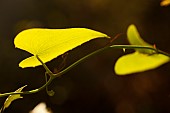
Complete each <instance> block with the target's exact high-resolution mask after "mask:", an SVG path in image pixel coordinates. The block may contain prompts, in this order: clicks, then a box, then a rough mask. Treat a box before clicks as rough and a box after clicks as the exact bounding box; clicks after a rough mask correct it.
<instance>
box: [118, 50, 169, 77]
mask: <svg viewBox="0 0 170 113" xmlns="http://www.w3.org/2000/svg"><path fill="white" fill-rule="evenodd" d="M169 61H170V58H169V57H167V56H165V55H162V54H153V55H147V54H143V53H139V52H135V53H132V54H127V55H124V56H122V57H120V58H119V59H118V60H117V62H116V64H115V72H116V74H118V75H126V74H132V73H137V72H143V71H147V70H151V69H155V68H157V67H159V66H161V65H163V64H165V63H167V62H169Z"/></svg>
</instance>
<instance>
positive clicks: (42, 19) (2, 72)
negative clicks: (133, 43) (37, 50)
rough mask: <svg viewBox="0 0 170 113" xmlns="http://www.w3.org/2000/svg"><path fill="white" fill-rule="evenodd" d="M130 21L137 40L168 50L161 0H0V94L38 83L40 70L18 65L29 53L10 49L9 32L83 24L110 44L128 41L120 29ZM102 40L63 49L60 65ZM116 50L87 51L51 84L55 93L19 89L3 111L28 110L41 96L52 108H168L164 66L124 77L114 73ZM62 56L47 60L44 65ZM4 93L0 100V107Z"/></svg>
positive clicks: (163, 112)
mask: <svg viewBox="0 0 170 113" xmlns="http://www.w3.org/2000/svg"><path fill="white" fill-rule="evenodd" d="M130 24H135V25H136V26H137V27H138V30H139V31H140V34H141V36H142V37H143V39H144V40H146V41H147V42H149V43H151V44H156V46H157V47H158V48H159V49H161V50H164V51H166V52H170V46H169V44H170V6H168V7H161V6H160V0H0V76H1V78H0V92H1V93H3V92H10V91H15V90H16V89H17V88H19V87H21V86H23V85H25V84H27V85H28V86H27V87H26V88H25V90H31V89H35V88H38V87H40V86H41V85H42V84H44V83H45V81H44V72H45V70H44V69H43V68H42V67H41V66H39V67H36V68H26V69H21V68H19V67H18V63H19V62H20V61H21V60H22V59H24V58H26V57H27V56H28V55H29V54H28V53H26V52H24V51H21V50H19V49H15V47H14V44H13V40H14V37H15V36H16V35H17V34H18V33H19V32H20V31H22V30H24V29H28V28H33V27H43V28H70V27H86V28H91V29H94V30H98V31H101V32H104V33H106V34H108V35H109V36H111V37H114V36H115V35H116V34H119V33H124V35H122V36H120V37H119V38H118V39H117V40H116V41H115V42H114V43H115V44H128V43H127V40H126V35H125V33H126V29H127V27H128V25H130ZM107 43H108V40H105V39H98V40H92V41H90V42H89V43H86V44H83V45H82V46H81V47H79V48H76V49H74V50H73V51H70V52H69V54H68V56H67V62H66V66H68V65H70V64H71V63H73V62H75V61H76V60H78V59H79V58H81V57H83V56H84V55H86V54H88V53H90V52H92V51H94V50H96V49H98V48H101V47H103V46H104V45H105V44H107ZM123 54H125V53H123V51H122V50H115V49H114V50H110V51H106V52H104V53H103V54H99V55H97V56H94V57H91V58H90V59H89V60H87V61H86V62H83V63H81V64H80V65H78V66H77V67H75V68H74V69H72V70H71V71H69V72H67V73H66V74H65V75H64V76H62V77H60V78H57V79H56V80H54V81H53V82H52V84H51V85H50V89H53V90H54V91H55V95H54V96H53V97H49V96H48V95H47V94H46V92H45V90H43V91H41V92H39V93H36V94H32V95H24V98H23V99H20V100H16V101H15V102H13V104H11V106H10V107H9V108H8V109H6V111H5V113H28V112H29V111H30V110H31V109H33V108H34V107H35V106H36V105H37V104H38V103H40V102H46V103H47V106H48V107H49V108H51V109H52V111H53V112H54V113H170V85H169V82H170V72H169V71H170V70H169V69H170V64H165V65H163V66H161V67H159V68H157V69H155V70H150V71H146V72H143V73H137V74H132V75H127V76H118V75H116V74H115V73H114V71H113V67H114V63H115V61H116V60H117V59H118V57H120V56H121V55H123ZM61 61H62V59H61V58H60V57H59V58H56V59H54V60H52V61H51V62H49V63H47V65H48V66H49V67H50V69H51V70H55V69H56V68H58V65H59V64H60V62H61ZM4 100H5V98H0V105H1V106H2V104H3V102H4Z"/></svg>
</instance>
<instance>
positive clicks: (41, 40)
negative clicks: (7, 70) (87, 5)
mask: <svg viewBox="0 0 170 113" xmlns="http://www.w3.org/2000/svg"><path fill="white" fill-rule="evenodd" d="M103 37H105V38H109V37H108V36H107V35H106V34H103V33H101V32H98V31H94V30H91V29H86V28H68V29H38V28H34V29H28V30H24V31H22V32H21V33H19V34H18V35H17V36H16V37H15V40H14V44H15V47H16V48H19V49H22V50H25V51H27V52H29V53H31V54H32V55H33V56H31V57H29V58H27V59H25V60H23V61H22V62H21V63H20V64H19V66H20V67H22V68H25V67H35V66H38V65H41V63H40V62H39V61H38V60H37V58H36V55H38V56H39V58H41V60H42V61H43V62H44V63H46V62H48V61H50V60H52V59H54V58H56V57H57V56H59V55H61V54H63V53H65V52H67V51H69V50H71V49H73V48H75V47H77V46H79V45H81V44H83V43H85V42H87V41H89V40H92V39H95V38H103Z"/></svg>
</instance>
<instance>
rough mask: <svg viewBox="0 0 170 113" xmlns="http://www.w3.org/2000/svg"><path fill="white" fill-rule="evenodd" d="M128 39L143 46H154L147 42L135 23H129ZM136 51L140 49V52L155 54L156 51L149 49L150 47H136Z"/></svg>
mask: <svg viewBox="0 0 170 113" xmlns="http://www.w3.org/2000/svg"><path fill="white" fill-rule="evenodd" d="M127 39H128V41H129V43H130V44H131V45H142V46H149V47H153V46H152V45H150V44H149V43H147V42H145V41H144V40H143V39H142V38H141V36H140V34H139V33H138V31H137V28H136V26H135V25H133V24H132V25H129V27H128V29H127ZM135 50H136V51H139V52H140V53H146V54H153V53H155V51H153V50H149V49H135Z"/></svg>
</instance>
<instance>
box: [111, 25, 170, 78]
mask: <svg viewBox="0 0 170 113" xmlns="http://www.w3.org/2000/svg"><path fill="white" fill-rule="evenodd" d="M127 37H128V40H129V43H130V44H131V45H139V46H149V47H152V46H151V45H150V44H148V43H147V42H145V41H144V40H143V39H142V38H141V37H140V35H139V33H138V31H137V29H136V27H135V26H134V25H130V26H129V27H128V30H127ZM169 61H170V58H169V57H168V56H165V55H163V54H157V53H155V52H154V51H153V50H148V49H135V52H134V53H131V54H127V55H124V56H122V57H120V58H119V59H118V60H117V61H116V64H115V67H114V69H115V72H116V74H118V75H127V74H132V73H137V72H143V71H147V70H151V69H155V68H157V67H159V66H161V65H163V64H165V63H167V62H169Z"/></svg>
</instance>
